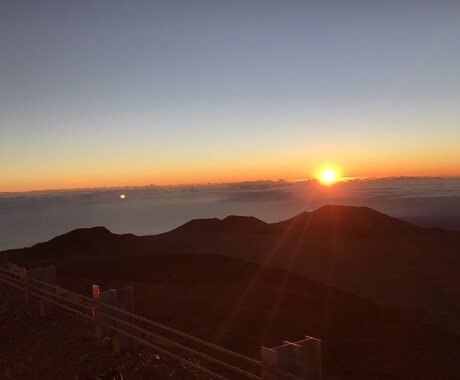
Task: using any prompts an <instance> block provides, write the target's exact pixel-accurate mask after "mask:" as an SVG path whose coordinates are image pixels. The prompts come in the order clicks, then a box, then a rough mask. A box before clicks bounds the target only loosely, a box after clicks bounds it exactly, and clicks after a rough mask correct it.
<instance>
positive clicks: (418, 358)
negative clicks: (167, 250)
mask: <svg viewBox="0 0 460 380" xmlns="http://www.w3.org/2000/svg"><path fill="white" fill-rule="evenodd" d="M58 273H59V274H60V276H61V281H62V282H63V283H64V284H65V285H66V286H68V287H71V288H73V289H75V290H77V291H80V292H88V290H89V289H90V285H91V284H92V283H99V284H101V285H102V286H103V287H105V288H109V287H118V286H122V285H125V284H130V285H132V286H134V289H135V308H136V312H137V313H140V314H141V315H144V316H148V317H149V318H151V319H153V320H155V321H158V322H161V323H164V324H166V325H168V326H172V327H174V328H178V329H180V330H183V331H186V332H188V333H191V334H193V335H196V336H199V337H201V338H204V339H206V340H209V341H212V342H214V343H217V344H219V345H223V346H225V347H228V348H230V349H232V350H235V351H237V352H241V353H244V354H248V355H250V356H254V357H259V355H260V347H261V346H262V345H265V346H269V347H272V346H276V345H279V344H280V343H281V342H282V341H283V340H285V339H287V340H296V339H300V338H302V337H303V336H304V335H305V334H308V335H313V336H315V337H318V338H320V339H322V340H323V360H324V369H325V372H326V373H327V377H326V379H362V380H367V379H376V380H378V379H409V378H414V379H415V378H416V379H433V378H445V379H456V376H459V375H460V365H458V364H457V361H456V357H457V354H456V352H457V351H458V350H460V338H458V337H455V336H453V335H450V334H446V333H444V332H442V331H440V330H438V329H435V328H433V327H430V326H428V325H425V324H423V323H419V322H417V321H414V320H411V319H408V318H405V317H403V316H401V315H398V314H397V313H393V312H391V311H389V310H386V309H384V308H381V307H378V306H377V305H375V304H372V303H370V302H368V301H365V300H363V299H360V298H358V297H356V296H352V295H350V294H346V293H344V292H341V291H338V290H336V289H333V288H330V287H328V286H324V285H322V284H319V283H316V282H313V281H311V280H308V279H307V278H304V277H302V276H299V275H296V274H293V273H289V272H286V271H283V270H280V269H275V268H268V267H263V266H259V265H256V264H251V263H248V262H244V261H241V260H236V259H232V258H229V257H224V256H218V255H211V256H209V255H194V256H192V255H155V256H152V255H149V256H146V257H135V258H126V257H117V258H113V259H111V260H107V259H104V258H99V259H97V260H90V261H82V262H80V263H73V264H62V265H60V266H59V267H58Z"/></svg>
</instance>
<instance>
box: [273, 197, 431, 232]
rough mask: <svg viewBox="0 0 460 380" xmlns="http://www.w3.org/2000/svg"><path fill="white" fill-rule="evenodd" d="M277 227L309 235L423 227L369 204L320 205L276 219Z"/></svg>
mask: <svg viewBox="0 0 460 380" xmlns="http://www.w3.org/2000/svg"><path fill="white" fill-rule="evenodd" d="M272 227H275V228H276V229H277V230H279V231H286V232H288V233H291V234H306V235H310V236H316V237H318V236H321V237H330V236H331V235H332V236H344V237H355V236H361V237H366V236H383V235H386V234H398V235H399V234H423V233H427V232H428V231H427V230H426V229H423V228H421V227H418V226H415V225H413V224H410V223H408V222H404V221H402V220H399V219H396V218H392V217H390V216H388V215H385V214H382V213H380V212H378V211H375V210H373V209H371V208H369V207H350V206H332V205H328V206H323V207H321V208H319V209H317V210H315V211H313V212H311V213H308V212H303V213H301V214H299V215H297V216H295V217H294V218H292V219H288V220H286V221H283V222H279V223H275V224H274V225H273V226H272Z"/></svg>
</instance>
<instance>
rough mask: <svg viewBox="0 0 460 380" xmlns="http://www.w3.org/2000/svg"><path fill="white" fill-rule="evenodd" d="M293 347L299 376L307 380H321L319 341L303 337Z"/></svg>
mask: <svg viewBox="0 0 460 380" xmlns="http://www.w3.org/2000/svg"><path fill="white" fill-rule="evenodd" d="M295 345H296V346H297V347H296V352H297V358H298V363H297V365H298V374H299V376H300V377H301V378H304V379H307V380H321V377H322V370H321V340H319V339H316V338H313V337H311V336H305V339H304V340H301V341H299V342H296V343H295Z"/></svg>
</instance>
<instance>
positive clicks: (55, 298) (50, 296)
mask: <svg viewBox="0 0 460 380" xmlns="http://www.w3.org/2000/svg"><path fill="white" fill-rule="evenodd" d="M0 270H1V271H2V272H4V273H0V280H1V281H3V282H5V283H7V284H9V285H11V286H13V287H15V288H18V289H21V290H24V289H25V288H26V287H27V292H28V293H29V294H31V295H33V296H36V297H37V298H40V299H43V300H46V301H47V302H51V303H52V304H55V305H57V306H59V307H62V308H64V309H66V310H68V311H71V312H73V313H75V314H78V315H80V316H84V317H85V318H90V319H93V316H92V315H90V314H88V313H84V312H82V311H80V310H76V309H75V308H73V307H69V306H67V305H63V303H62V302H59V300H61V301H64V302H67V303H70V304H73V305H75V306H76V307H80V308H83V309H85V310H87V311H91V312H93V311H94V310H95V307H94V306H95V305H96V304H97V303H98V302H97V301H96V300H94V299H91V298H89V297H86V296H83V295H80V294H78V293H74V292H71V291H68V290H67V289H64V288H61V287H59V286H57V285H53V284H49V283H47V282H44V281H40V280H36V279H32V278H30V279H27V282H25V281H23V280H21V279H18V278H17V277H16V276H15V273H13V272H11V271H8V270H5V269H3V268H0ZM5 272H6V273H8V274H6V273H5ZM30 282H35V283H37V284H42V285H44V286H46V288H47V289H44V288H43V287H38V286H35V285H32V284H31V283H30ZM21 285H22V286H21ZM51 289H53V290H54V291H52V290H51ZM56 290H63V291H64V292H65V293H67V294H70V295H75V296H78V297H81V299H82V300H85V299H86V300H88V301H90V302H91V304H92V305H91V306H89V305H86V304H85V303H83V302H78V301H75V300H73V299H69V298H66V297H64V296H62V295H59V294H56V292H55V291H56ZM34 291H35V292H34ZM100 305H104V308H106V307H108V308H109V309H112V310H114V311H116V312H117V313H122V314H125V315H128V316H131V317H134V318H135V319H137V320H140V321H142V322H147V323H148V324H150V325H153V326H155V327H158V328H163V330H166V331H168V332H170V333H173V334H176V335H178V336H182V337H184V338H188V339H190V340H192V341H195V342H198V343H201V344H203V345H205V346H208V347H210V348H212V349H215V350H217V351H220V352H223V353H225V354H229V355H230V356H233V357H237V358H238V359H244V360H246V361H249V362H250V363H251V364H254V365H257V366H258V367H260V366H261V362H259V361H257V360H255V359H251V358H247V357H246V356H244V355H241V354H237V353H235V352H233V351H230V350H227V349H225V348H223V347H219V346H216V345H214V344H212V343H208V342H205V341H203V340H201V339H198V338H195V337H193V336H191V335H188V334H185V333H181V332H180V331H177V330H174V329H172V328H169V327H167V326H163V325H161V324H159V323H156V322H153V321H150V320H148V319H146V318H143V317H140V316H138V315H136V314H133V313H129V312H126V311H125V310H122V309H119V308H116V307H114V306H112V305H107V304H105V303H100ZM98 315H99V316H102V317H104V318H106V319H109V320H111V321H113V322H116V323H118V324H120V323H121V324H123V325H125V326H127V327H129V328H131V329H133V330H136V331H138V332H140V333H143V334H146V335H148V336H150V337H153V338H155V339H157V340H159V341H161V342H163V344H167V345H170V346H173V347H175V348H178V349H180V350H183V351H185V352H188V353H189V354H192V355H196V356H198V357H201V358H202V359H205V360H207V361H209V362H211V363H214V364H218V365H220V366H221V367H222V368H225V369H227V370H231V371H233V372H235V373H238V374H240V375H243V376H245V377H246V378H251V379H254V380H257V379H260V376H258V375H255V374H253V373H250V372H248V371H246V370H243V369H241V368H239V367H236V366H234V365H231V364H228V363H226V362H223V361H221V360H219V359H216V358H214V357H211V356H209V355H207V354H204V353H202V352H199V351H197V350H195V349H192V348H189V347H186V346H184V345H183V344H180V343H177V342H174V341H172V340H170V339H167V338H165V337H162V336H161V335H158V334H155V333H153V332H151V331H148V330H146V329H143V328H141V327H139V326H136V325H134V324H132V323H129V322H127V321H124V320H121V319H119V318H116V317H115V316H113V315H110V314H106V313H103V312H101V311H98ZM98 323H100V324H101V325H104V326H107V327H109V328H111V329H113V330H115V331H118V332H119V333H121V334H123V335H126V336H128V337H130V338H132V339H135V340H136V341H138V342H140V343H142V344H144V345H147V346H150V347H154V348H155V349H158V351H160V350H161V351H163V352H168V353H169V356H173V357H175V356H177V355H175V354H173V353H170V352H169V351H167V350H164V349H161V348H159V347H157V346H154V345H152V344H151V343H149V342H147V341H145V340H144V339H141V338H139V337H136V336H135V335H132V334H129V333H128V332H126V331H123V330H120V329H118V328H116V327H114V326H112V325H110V324H108V323H105V322H103V321H99V320H98ZM176 359H178V357H176ZM183 361H184V362H186V363H187V364H190V363H189V362H188V361H187V360H185V359H183ZM198 367H199V368H203V367H201V366H198ZM197 369H198V368H197ZM206 371H208V373H207V374H208V375H210V376H213V377H214V378H218V379H225V378H224V377H222V376H220V375H217V374H215V373H213V372H212V371H209V370H207V369H206ZM216 376H217V377H216Z"/></svg>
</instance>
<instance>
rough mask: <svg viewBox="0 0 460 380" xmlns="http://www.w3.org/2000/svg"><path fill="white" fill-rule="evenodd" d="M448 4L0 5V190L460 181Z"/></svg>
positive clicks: (459, 18) (457, 89) (457, 58)
mask: <svg viewBox="0 0 460 380" xmlns="http://www.w3.org/2000/svg"><path fill="white" fill-rule="evenodd" d="M459 141H460V2H459V1H457V0H452V1H443V0H432V1H423V0H420V1H407V0H401V1H372V0H367V1H358V0H350V1H339V0H337V1H332V0H331V1H327V0H326V1H324V0H323V1H300V0H299V1H297V0H284V1H272V0H264V1H262V0H260V1H256V0H244V1H239V0H232V1H223V0H194V1H190V0H183V1H178V0H164V1H154V0H144V1H141V0H130V1H127V0H124V1H121V0H111V1H105V0H97V1H96V0H91V1H89V0H78V1H77V0H75V1H72V0H69V1H62V0H59V1H47V0H29V1H23V0H0V191H3V192H6V191H11V192H16V191H30V190H40V189H66V188H85V187H110V186H125V185H131V186H138V185H148V184H158V185H166V184H180V183H182V184H184V183H207V182H213V183H214V182H231V181H243V180H258V179H273V180H276V179H279V178H284V179H288V180H293V179H300V178H309V177H311V176H314V175H315V173H316V171H317V168H318V167H322V166H325V165H333V166H336V167H338V168H340V169H341V173H342V174H343V175H345V176H358V177H367V176H403V175H411V176H460V149H459Z"/></svg>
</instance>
